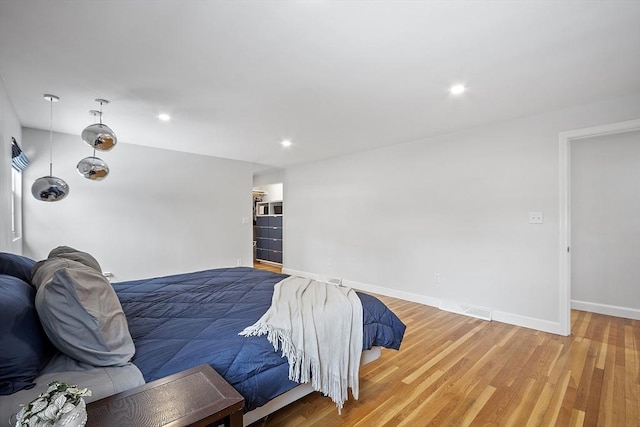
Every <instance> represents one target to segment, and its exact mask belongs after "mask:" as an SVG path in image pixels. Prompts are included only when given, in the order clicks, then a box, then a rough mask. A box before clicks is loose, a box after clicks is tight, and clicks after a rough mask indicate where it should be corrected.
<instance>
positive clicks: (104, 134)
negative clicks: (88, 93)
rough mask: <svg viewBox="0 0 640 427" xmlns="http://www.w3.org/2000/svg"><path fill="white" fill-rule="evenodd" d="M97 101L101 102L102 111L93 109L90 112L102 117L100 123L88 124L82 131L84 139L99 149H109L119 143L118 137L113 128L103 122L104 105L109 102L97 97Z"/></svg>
mask: <svg viewBox="0 0 640 427" xmlns="http://www.w3.org/2000/svg"><path fill="white" fill-rule="evenodd" d="M96 102H98V103H100V111H96V110H91V111H90V113H91V114H93V115H94V116H96V115H97V116H99V117H100V123H94V124H92V125H89V126H87V127H86V128H85V129H84V130H83V131H82V135H81V137H82V140H83V141H84V142H86V143H87V144H89V145H90V146H92V147H93V148H95V149H96V150H99V151H109V150H111V149H112V148H113V147H115V145H116V144H117V143H118V137H116V134H115V133H114V132H113V131H112V130H111V128H110V127H109V126H107V125H105V124H102V105H103V104H108V103H109V101H107V100H106V99H100V98H98V99H96Z"/></svg>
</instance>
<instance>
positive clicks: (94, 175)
mask: <svg viewBox="0 0 640 427" xmlns="http://www.w3.org/2000/svg"><path fill="white" fill-rule="evenodd" d="M77 169H78V173H79V174H80V175H82V176H84V177H85V178H87V179H91V180H93V181H102V180H103V179H105V178H106V177H107V175H109V165H107V163H106V162H105V161H104V160H102V159H100V158H98V157H94V156H90V157H85V158H84V159H82V160H80V162H78V166H77Z"/></svg>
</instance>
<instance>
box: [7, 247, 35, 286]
mask: <svg viewBox="0 0 640 427" xmlns="http://www.w3.org/2000/svg"><path fill="white" fill-rule="evenodd" d="M35 263H36V262H35V261H34V260H32V259H31V258H27V257H24V256H22V255H16V254H10V253H6V252H0V274H6V275H9V276H13V277H17V278H18V279H21V280H23V281H25V282H27V283H31V269H32V268H33V266H34V265H35Z"/></svg>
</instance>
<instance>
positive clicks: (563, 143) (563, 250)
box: [558, 119, 640, 335]
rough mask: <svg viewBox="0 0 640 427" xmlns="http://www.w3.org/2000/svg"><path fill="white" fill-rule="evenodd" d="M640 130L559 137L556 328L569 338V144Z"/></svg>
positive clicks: (606, 128)
mask: <svg viewBox="0 0 640 427" xmlns="http://www.w3.org/2000/svg"><path fill="white" fill-rule="evenodd" d="M637 130H640V119H635V120H626V121H623V122H616V123H610V124H606V125H599V126H593V127H588V128H582V129H575V130H570V131H565V132H560V134H559V145H560V147H559V148H560V216H559V218H560V221H559V225H560V227H559V228H560V246H559V257H560V264H559V266H560V277H559V291H560V299H559V304H558V305H559V309H560V313H559V317H558V318H559V326H560V334H561V335H571V250H570V248H571V143H572V142H574V141H580V140H581V139H586V138H593V137H596V136H603V135H614V134H618V133H624V132H633V131H637Z"/></svg>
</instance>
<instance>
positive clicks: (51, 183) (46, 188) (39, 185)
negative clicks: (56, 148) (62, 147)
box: [31, 94, 69, 202]
mask: <svg viewBox="0 0 640 427" xmlns="http://www.w3.org/2000/svg"><path fill="white" fill-rule="evenodd" d="M44 99H46V100H47V101H49V102H50V104H51V112H50V119H49V176H43V177H41V178H38V179H36V181H35V182H34V183H33V185H32V186H31V194H33V197H35V198H36V199H38V200H42V201H43V202H57V201H58V200H62V199H64V198H65V197H66V196H67V194H69V185H68V184H67V183H66V182H64V180H63V179H62V178H58V177H55V176H53V103H54V102H58V101H60V98H58V97H57V96H55V95H49V94H46V95H44Z"/></svg>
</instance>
